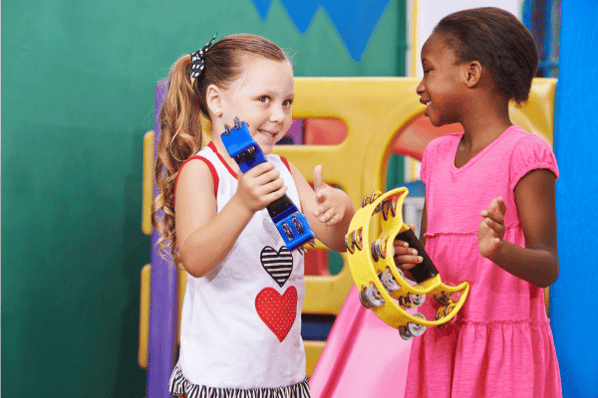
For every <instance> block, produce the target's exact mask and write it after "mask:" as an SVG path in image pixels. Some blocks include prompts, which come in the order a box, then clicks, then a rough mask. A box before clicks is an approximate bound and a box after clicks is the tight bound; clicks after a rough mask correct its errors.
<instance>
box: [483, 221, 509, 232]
mask: <svg viewBox="0 0 598 398" xmlns="http://www.w3.org/2000/svg"><path fill="white" fill-rule="evenodd" d="M484 222H485V223H486V225H487V226H488V227H489V228H490V229H492V230H493V231H494V232H496V233H497V234H501V233H502V230H503V229H504V226H503V224H502V223H499V222H496V221H494V220H492V219H491V218H488V217H486V218H484Z"/></svg>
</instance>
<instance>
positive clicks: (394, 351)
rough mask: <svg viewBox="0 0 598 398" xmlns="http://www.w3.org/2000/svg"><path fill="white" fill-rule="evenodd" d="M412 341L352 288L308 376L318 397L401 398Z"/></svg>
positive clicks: (315, 395)
mask: <svg viewBox="0 0 598 398" xmlns="http://www.w3.org/2000/svg"><path fill="white" fill-rule="evenodd" d="M410 349H411V341H404V340H403V339H401V337H400V336H399V332H398V331H397V330H396V329H393V328H391V327H390V326H388V325H387V324H385V323H384V322H382V321H381V320H380V319H379V318H378V317H377V316H376V315H375V314H374V313H373V312H372V311H368V310H366V309H365V308H364V307H363V306H362V305H361V303H360V302H359V292H358V290H357V287H355V286H353V288H352V289H351V291H350V292H349V295H348V296H347V299H346V300H345V303H344V305H343V308H342V309H341V311H340V313H339V315H338V317H337V318H336V321H335V323H334V326H333V327H332V330H331V331H330V336H329V337H328V340H327V343H326V348H325V349H324V352H323V353H322V356H321V357H320V360H319V361H318V364H317V366H316V369H315V370H314V374H313V375H312V377H311V378H310V380H309V385H310V389H311V396H312V397H314V398H333V397H334V398H341V397H342V398H357V397H359V398H363V397H377V398H386V397H388V398H391V397H392V398H401V397H403V394H404V391H405V382H406V378H407V365H408V363H409V352H410Z"/></svg>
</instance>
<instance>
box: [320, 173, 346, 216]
mask: <svg viewBox="0 0 598 398" xmlns="http://www.w3.org/2000/svg"><path fill="white" fill-rule="evenodd" d="M313 176H314V191H315V192H316V203H317V208H316V210H315V211H314V217H317V218H318V220H320V222H321V223H323V224H326V226H327V227H330V226H332V225H335V224H338V223H339V222H340V221H341V220H342V219H343V218H344V217H345V209H346V206H345V202H344V201H343V197H341V196H342V195H343V193H342V191H341V190H339V189H336V188H332V187H331V186H330V185H328V184H326V183H325V182H324V178H323V177H322V165H320V164H319V165H317V166H316V167H315V168H314V174H313Z"/></svg>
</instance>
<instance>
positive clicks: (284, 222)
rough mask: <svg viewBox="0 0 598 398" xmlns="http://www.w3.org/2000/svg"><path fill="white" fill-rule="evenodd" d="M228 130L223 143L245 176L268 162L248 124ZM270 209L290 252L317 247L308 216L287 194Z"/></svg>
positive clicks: (237, 121)
mask: <svg viewBox="0 0 598 398" xmlns="http://www.w3.org/2000/svg"><path fill="white" fill-rule="evenodd" d="M225 128H226V131H225V132H224V133H222V142H223V143H224V146H225V147H226V150H227V151H228V154H229V155H230V156H231V157H232V158H233V159H235V162H237V164H238V165H239V168H240V169H241V171H242V172H243V173H245V172H247V170H250V169H252V168H253V167H255V166H257V165H258V164H260V163H263V162H265V161H266V158H265V157H264V153H263V152H262V149H261V148H260V147H259V145H257V144H256V143H255V141H253V138H251V134H249V130H248V129H247V125H246V124H245V122H242V121H240V120H239V118H235V125H234V126H233V127H232V128H230V127H229V126H227V125H225ZM266 208H267V209H268V213H269V214H270V217H272V221H274V224H275V225H276V229H278V232H279V233H280V236H282V239H283V240H284V242H285V244H286V246H287V248H288V249H289V250H290V251H293V250H295V249H299V250H300V251H301V252H303V250H305V249H304V247H303V246H304V245H305V244H307V243H310V244H313V240H314V234H313V232H312V230H311V228H310V226H309V224H308V222H307V220H306V219H305V216H303V214H301V212H300V211H299V209H297V207H296V206H295V204H293V201H292V200H291V199H290V198H289V197H288V196H287V195H286V194H285V195H284V196H283V197H281V198H279V199H277V200H275V201H274V202H272V203H270V204H269V205H268V206H267V207H266Z"/></svg>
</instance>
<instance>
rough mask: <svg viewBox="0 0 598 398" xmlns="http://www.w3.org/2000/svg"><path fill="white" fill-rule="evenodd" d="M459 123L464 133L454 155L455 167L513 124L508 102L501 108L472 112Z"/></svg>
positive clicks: (474, 154)
mask: <svg viewBox="0 0 598 398" xmlns="http://www.w3.org/2000/svg"><path fill="white" fill-rule="evenodd" d="M461 124H462V126H463V130H464V133H463V137H462V138H461V142H460V143H459V146H458V148H457V153H456V155H455V167H457V168H459V167H461V166H463V165H465V164H466V163H467V162H468V161H469V160H470V159H472V158H473V157H475V156H476V155H477V154H478V153H480V152H481V151H482V150H483V149H484V148H486V147H487V146H488V145H490V143H492V142H493V141H494V140H495V139H497V138H498V137H500V135H501V134H502V133H504V132H505V130H507V129H508V128H509V127H510V126H512V125H513V123H511V119H510V118H509V112H508V104H507V106H506V107H505V109H503V110H498V111H497V109H490V108H486V109H485V110H478V112H472V113H471V114H470V115H469V117H468V118H464V120H462V121H461Z"/></svg>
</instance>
